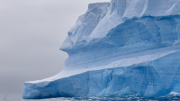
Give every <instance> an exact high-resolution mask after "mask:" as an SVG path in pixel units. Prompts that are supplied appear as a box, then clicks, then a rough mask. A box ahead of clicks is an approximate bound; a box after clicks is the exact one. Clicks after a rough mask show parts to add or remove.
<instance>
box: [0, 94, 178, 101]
mask: <svg viewBox="0 0 180 101" xmlns="http://www.w3.org/2000/svg"><path fill="white" fill-rule="evenodd" d="M0 101H180V95H167V96H161V97H149V98H145V97H141V96H138V95H132V96H121V97H67V98H64V97H60V98H51V99H37V100H24V99H22V98H18V97H5V96H4V97H3V96H1V98H0Z"/></svg>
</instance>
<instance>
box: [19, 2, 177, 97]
mask: <svg viewBox="0 0 180 101" xmlns="http://www.w3.org/2000/svg"><path fill="white" fill-rule="evenodd" d="M179 5H180V0H111V1H110V3H94V4H89V6H88V10H87V12H86V13H85V14H84V15H82V16H80V17H79V19H78V21H77V22H76V24H75V26H74V27H72V28H71V29H70V31H69V32H68V37H67V38H66V40H65V41H64V43H63V44H62V45H61V47H60V50H63V51H65V52H67V53H68V55H69V57H68V59H67V60H66V61H65V68H64V69H63V71H61V72H60V73H59V74H57V75H55V76H53V77H50V78H46V79H43V80H37V81H30V82H25V83H24V89H23V94H22V95H23V98H24V99H39V98H50V97H84V96H120V95H134V94H140V95H141V96H145V97H154V96H164V95H167V94H170V93H171V92H177V93H180V6H179Z"/></svg>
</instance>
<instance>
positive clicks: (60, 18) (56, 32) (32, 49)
mask: <svg viewBox="0 0 180 101" xmlns="http://www.w3.org/2000/svg"><path fill="white" fill-rule="evenodd" d="M108 1H110V0H0V94H11V93H16V94H17V93H21V92H22V88H23V83H24V82H25V81H31V80H38V79H43V78H46V77H49V76H53V75H55V74H57V73H59V72H60V71H61V69H62V68H63V67H64V61H65V59H66V58H67V57H68V56H67V54H66V53H64V52H62V51H60V50H59V47H60V45H61V44H62V42H63V41H64V40H65V38H66V37H67V32H68V30H69V29H70V28H71V27H72V26H73V25H74V24H75V22H76V20H77V18H78V17H79V16H80V15H82V14H84V13H85V12H86V10H87V7H88V4H89V3H94V2H108Z"/></svg>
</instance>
